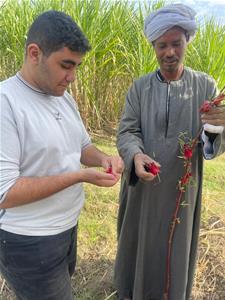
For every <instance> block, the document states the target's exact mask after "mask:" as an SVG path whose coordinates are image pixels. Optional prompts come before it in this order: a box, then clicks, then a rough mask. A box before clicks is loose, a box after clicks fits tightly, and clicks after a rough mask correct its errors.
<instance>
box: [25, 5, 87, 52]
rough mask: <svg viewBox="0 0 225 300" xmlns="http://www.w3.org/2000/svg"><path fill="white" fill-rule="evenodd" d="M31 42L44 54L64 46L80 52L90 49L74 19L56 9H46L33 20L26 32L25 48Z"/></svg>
mask: <svg viewBox="0 0 225 300" xmlns="http://www.w3.org/2000/svg"><path fill="white" fill-rule="evenodd" d="M31 43H35V44H37V45H38V46H39V47H40V49H41V50H42V52H43V54H44V55H45V56H49V55H50V54H51V53H52V52H55V51H58V50H60V49H62V48H64V47H67V48H69V49H70V50H72V51H74V52H79V53H82V54H85V53H86V52H87V51H89V50H90V49H91V46H90V44H89V42H88V39H87V38H86V37H85V35H84V33H83V32H82V31H81V29H80V27H79V26H78V25H77V24H76V23H75V22H74V20H73V19H72V18H71V17H70V16H69V15H67V14H65V13H63V12H60V11H56V10H49V11H46V12H44V13H42V14H41V15H39V16H38V17H37V18H36V19H35V20H34V22H33V23H32V25H31V27H30V29H29V31H28V34H27V40H26V49H27V46H28V45H29V44H31Z"/></svg>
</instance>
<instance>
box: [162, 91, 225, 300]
mask: <svg viewBox="0 0 225 300" xmlns="http://www.w3.org/2000/svg"><path fill="white" fill-rule="evenodd" d="M224 91H225V86H224V87H223V88H222V90H221V91H220V93H219V95H218V96H217V97H216V98H214V99H212V101H210V102H209V101H205V102H204V103H203V105H202V106H201V107H200V112H207V111H209V110H210V109H211V108H212V107H214V106H218V105H219V104H220V103H221V102H222V101H223V100H224V99H225V94H224V93H223V92H224ZM201 132H202V129H200V130H199V132H198V134H197V136H196V137H195V139H193V141H192V145H191V150H192V151H194V149H195V147H196V145H197V143H198V141H199V137H200V134H201ZM190 168H191V162H190V161H187V162H186V163H185V172H184V175H183V177H182V178H181V181H180V182H179V186H178V188H179V193H178V195H177V198H176V206H175V210H174V213H173V217H172V221H171V227H170V232H169V237H168V247H167V258H166V284H165V290H164V300H169V292H170V282H171V280H170V277H171V252H172V243H173V237H174V233H175V229H176V224H178V223H179V221H178V213H179V210H180V205H181V199H182V196H183V193H185V187H184V186H185V185H186V184H187V183H188V181H189V177H190V176H191V173H190Z"/></svg>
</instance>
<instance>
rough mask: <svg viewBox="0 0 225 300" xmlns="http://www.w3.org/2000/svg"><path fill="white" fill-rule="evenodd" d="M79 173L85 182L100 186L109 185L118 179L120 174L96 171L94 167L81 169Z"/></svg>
mask: <svg viewBox="0 0 225 300" xmlns="http://www.w3.org/2000/svg"><path fill="white" fill-rule="evenodd" d="M81 173H82V182H87V183H91V184H94V185H97V186H102V187H111V186H113V185H115V184H116V183H117V182H118V181H119V179H120V176H118V175H115V174H110V173H106V172H101V171H97V170H96V169H94V168H86V169H82V170H81Z"/></svg>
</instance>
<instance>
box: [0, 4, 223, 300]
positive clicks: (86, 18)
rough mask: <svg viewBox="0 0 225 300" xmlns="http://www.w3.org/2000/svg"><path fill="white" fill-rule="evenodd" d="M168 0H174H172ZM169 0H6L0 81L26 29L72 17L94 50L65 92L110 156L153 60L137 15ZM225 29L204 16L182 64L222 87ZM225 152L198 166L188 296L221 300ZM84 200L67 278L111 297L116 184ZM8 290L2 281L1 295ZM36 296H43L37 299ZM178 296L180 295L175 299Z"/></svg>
mask: <svg viewBox="0 0 225 300" xmlns="http://www.w3.org/2000/svg"><path fill="white" fill-rule="evenodd" d="M170 2H174V1H170ZM163 3H169V1H141V2H138V1H136V2H134V1H122V0H121V1H112V0H111V1H105V0H67V1H63V0H61V1H60V0H46V1H37V0H33V1H29V0H20V1H17V0H6V1H4V0H3V1H2V2H1V4H0V80H3V79H5V78H7V77H8V76H11V75H13V74H14V73H15V72H16V71H17V70H18V69H19V68H20V66H21V64H22V60H23V56H24V42H25V39H26V31H27V28H28V27H29V25H30V24H31V23H32V21H33V19H34V17H35V16H37V15H38V14H39V13H41V12H43V11H45V10H48V9H57V10H62V11H64V12H66V13H68V14H70V15H71V16H72V17H73V18H74V19H75V20H76V21H77V23H78V24H79V26H80V27H81V28H82V30H83V31H84V32H85V34H86V35H87V37H88V39H89V40H90V43H91V45H92V50H91V51H90V52H89V53H88V54H87V56H86V57H85V61H84V63H83V64H82V66H81V67H80V68H79V70H78V71H77V75H76V82H75V83H74V84H73V85H72V86H71V89H70V92H71V93H72V94H73V95H74V97H75V98H76V100H77V102H78V105H79V109H80V112H81V115H82V118H83V120H84V122H85V124H86V127H87V128H88V130H89V132H91V135H92V138H93V141H94V142H95V143H96V144H97V145H98V146H99V147H100V148H101V149H102V150H104V151H106V152H107V153H116V147H115V133H116V128H117V125H118V121H119V119H120V114H121V111H122V107H123V105H124V97H125V94H126V92H127V89H128V87H129V86H130V84H131V83H132V81H133V80H134V79H135V78H137V77H139V76H141V75H143V74H146V73H147V72H150V71H152V70H154V69H155V68H156V67H157V63H156V60H155V57H154V54H153V50H152V48H151V46H150V45H149V44H148V42H147V41H146V39H145V37H144V35H143V30H142V29H143V20H144V17H145V16H146V15H147V14H148V12H150V11H151V10H153V9H155V8H157V7H160V6H161V5H163ZM224 41H225V26H224V25H220V24H217V22H216V20H215V19H210V20H205V22H204V23H203V24H201V26H200V27H199V31H198V33H197V36H196V38H195V39H194V41H193V42H192V43H191V44H190V45H189V47H188V51H187V56H186V61H185V63H186V65H188V66H190V67H192V68H193V69H196V70H201V71H204V72H207V73H208V74H210V75H211V76H213V77H214V78H215V80H216V82H217V85H218V88H219V89H221V88H222V86H223V85H224V84H225V72H224V67H225V42H224ZM224 170H225V156H224V155H223V156H221V157H218V158H217V159H215V160H213V161H207V162H206V163H205V169H204V189H203V211H202V226H201V234H200V244H199V257H198V268H197V274H196V280H195V284H194V289H193V300H222V299H225V278H224V270H225V231H224V229H225V206H224V201H225V187H224V186H225V171H224ZM85 190H86V196H87V200H86V203H85V207H84V209H83V211H82V214H81V217H80V222H79V241H78V265H77V272H76V275H75V276H74V277H73V288H74V294H75V297H76V299H77V300H88V299H91V300H108V299H111V300H115V299H116V297H115V290H114V288H113V284H112V274H113V263H114V258H115V252H116V244H117V243H116V221H117V211H118V193H119V184H117V185H116V186H115V187H113V188H111V189H106V188H97V187H94V186H92V185H88V184H86V185H85ZM12 299H14V298H13V295H12V293H11V292H10V290H9V288H8V287H7V285H6V284H5V282H4V280H3V279H0V300H12ZM40 300H41V299H40ZM177 300H178V299H177Z"/></svg>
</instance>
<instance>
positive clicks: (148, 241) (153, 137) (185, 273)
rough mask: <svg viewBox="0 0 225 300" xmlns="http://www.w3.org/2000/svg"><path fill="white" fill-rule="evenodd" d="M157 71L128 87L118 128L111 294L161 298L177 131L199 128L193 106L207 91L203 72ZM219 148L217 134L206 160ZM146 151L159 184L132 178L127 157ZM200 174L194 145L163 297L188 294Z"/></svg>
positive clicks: (210, 89) (177, 169)
mask: <svg viewBox="0 0 225 300" xmlns="http://www.w3.org/2000/svg"><path fill="white" fill-rule="evenodd" d="M156 74H157V72H154V73H150V74H148V75H146V76H144V77H142V78H140V79H139V80H137V81H135V82H134V84H133V85H132V87H131V88H130V90H129V92H128V94H127V98H126V103H125V109H124V112H123V115H122V119H121V122H120V127H119V132H118V141H117V146H118V151H119V153H120V155H121V156H122V158H123V159H124V161H125V172H124V174H123V177H122V181H121V191H120V207H119V215H118V252H117V256H116V262H115V284H116V288H117V291H118V295H119V298H125V297H127V298H131V297H132V299H133V300H150V299H154V300H155V299H157V300H162V299H163V292H164V288H165V281H166V280H165V277H166V257H167V247H168V235H169V229H170V225H171V220H172V216H173V212H174V209H175V201H176V197H177V194H178V189H177V184H178V180H179V179H180V178H181V176H182V175H183V174H184V166H183V164H184V161H183V160H182V159H180V158H178V156H179V155H181V153H180V145H179V135H180V133H186V134H187V137H189V138H191V139H193V138H195V137H196V135H197V133H198V132H199V130H200V128H201V120H200V114H199V107H200V105H201V104H202V102H203V101H204V100H206V99H211V98H212V97H213V96H215V93H216V88H215V83H214V81H213V80H212V78H210V77H209V76H208V75H206V74H204V73H201V72H197V71H193V70H191V69H190V68H185V69H184V73H183V76H182V78H181V79H180V80H178V81H171V82H170V83H166V82H163V81H161V80H159V78H157V76H156ZM224 150H225V134H224V133H223V134H222V135H217V136H216V138H215V140H214V144H213V152H212V153H211V158H213V157H215V156H216V155H219V154H220V153H222V152H223V151H224ZM140 151H142V152H143V153H146V154H147V155H149V156H150V157H152V158H153V159H155V160H156V161H158V162H159V163H160V164H161V173H160V182H159V181H158V180H157V178H156V179H154V180H153V181H152V182H142V181H141V180H138V178H137V177H136V174H135V171H134V163H133V157H134V154H135V153H137V152H140ZM202 173H203V151H202V144H201V143H198V145H197V147H196V150H195V152H194V154H193V157H192V176H193V180H194V186H193V185H189V186H188V187H187V190H186V192H185V196H184V198H183V199H182V203H183V204H185V205H182V206H181V208H180V211H179V215H178V217H179V220H180V224H177V225H176V229H175V234H174V239H173V245H172V255H171V282H170V293H169V300H184V299H189V297H190V293H191V287H192V281H193V277H194V267H195V260H196V250H197V243H198V234H199V223H200V209H201V191H202Z"/></svg>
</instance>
